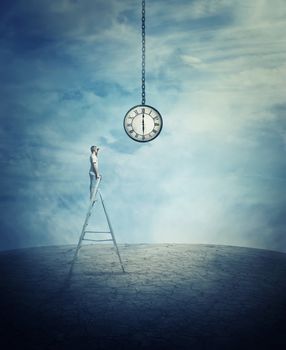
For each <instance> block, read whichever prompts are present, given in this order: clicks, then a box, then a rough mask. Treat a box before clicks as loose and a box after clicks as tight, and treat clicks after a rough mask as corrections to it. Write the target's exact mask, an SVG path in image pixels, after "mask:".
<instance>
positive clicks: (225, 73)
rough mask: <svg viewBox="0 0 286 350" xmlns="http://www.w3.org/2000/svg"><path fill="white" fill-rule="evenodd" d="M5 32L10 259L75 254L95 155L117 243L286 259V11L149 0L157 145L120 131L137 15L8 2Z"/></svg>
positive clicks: (149, 93)
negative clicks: (19, 253)
mask: <svg viewBox="0 0 286 350" xmlns="http://www.w3.org/2000/svg"><path fill="white" fill-rule="evenodd" d="M0 17H1V20H0V71H1V85H0V119H1V128H0V149H1V153H0V154H1V155H0V157H1V158H0V161H1V173H0V189H1V193H0V212H1V222H0V234H1V236H0V249H1V250H6V249H17V248H23V247H30V246H42V245H58V244H76V243H77V241H78V238H79V234H80V231H81V227H82V224H83V221H84V218H85V214H86V211H87V207H88V204H89V201H88V200H89V175H88V171H89V155H90V150H89V149H90V146H91V145H97V146H99V147H100V148H101V150H100V154H99V162H100V173H101V174H102V183H101V191H102V194H103V197H104V200H105V204H106V207H107V210H108V213H109V216H110V219H111V222H112V225H113V229H114V233H115V236H116V238H117V241H118V242H119V243H122V244H123V243H130V244H131V243H166V242H168V243H191V244H198V243H199V244H224V245H235V246H245V247H256V248H263V249H271V250H278V251H283V252H286V235H285V233H286V210H285V208H286V195H285V185H286V160H285V150H286V119H285V112H286V101H285V95H286V94H285V92H286V91H285V81H286V45H285V44H286V39H285V31H286V4H285V1H284V0H273V1H266V0H252V1H248V0H239V1H238V0H237V1H236V0H176V1H175V0H152V1H151V0H146V103H147V104H149V105H152V106H154V107H155V108H156V109H158V110H159V111H160V113H161V114H162V117H163V121H164V126H163V130H162V132H161V134H160V135H159V136H158V137H157V138H156V139H155V140H153V141H151V142H148V143H138V142H134V141H132V140H131V139H130V138H128V136H127V135H126V133H125V131H124V129H123V118H124V116H125V113H126V112H127V111H128V110H129V109H130V108H131V107H132V106H134V105H137V104H140V103H141V80H140V79H141V1H139V0H138V1H135V0H121V1H119V0H81V1H79V0H78V1H77V0H57V1H50V0H41V1H38V0H37V1H36V0H28V1H27V0H25V1H24V0H15V1H5V0H2V1H1V3H0ZM92 225H95V227H96V228H100V229H101V228H103V227H105V225H106V224H105V222H104V217H103V215H102V211H101V209H100V207H99V206H97V208H96V210H95V212H94V215H93V217H92V221H91V223H90V227H91V226H92Z"/></svg>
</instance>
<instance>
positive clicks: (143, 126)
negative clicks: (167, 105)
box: [142, 114, 145, 135]
mask: <svg viewBox="0 0 286 350" xmlns="http://www.w3.org/2000/svg"><path fill="white" fill-rule="evenodd" d="M142 130H143V135H144V130H145V125H144V114H143V115H142Z"/></svg>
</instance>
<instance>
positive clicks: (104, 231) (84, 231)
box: [84, 231, 111, 233]
mask: <svg viewBox="0 0 286 350" xmlns="http://www.w3.org/2000/svg"><path fill="white" fill-rule="evenodd" d="M84 232H85V233H111V232H110V231H84Z"/></svg>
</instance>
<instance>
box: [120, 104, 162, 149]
mask: <svg viewBox="0 0 286 350" xmlns="http://www.w3.org/2000/svg"><path fill="white" fill-rule="evenodd" d="M123 126H124V130H125V132H126V133H127V135H128V136H129V137H131V138H132V139H133V140H134V141H138V142H148V141H151V140H154V139H155V138H156V137H157V136H158V135H159V134H160V132H161V130H162V127H163V119H162V116H161V114H160V113H159V112H158V111H157V109H155V108H154V107H151V106H148V105H137V106H134V107H132V108H130V109H129V111H128V112H127V113H126V115H125V117H124V120H123Z"/></svg>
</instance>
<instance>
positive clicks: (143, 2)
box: [142, 0, 145, 105]
mask: <svg viewBox="0 0 286 350" xmlns="http://www.w3.org/2000/svg"><path fill="white" fill-rule="evenodd" d="M142 105H145V0H142Z"/></svg>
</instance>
